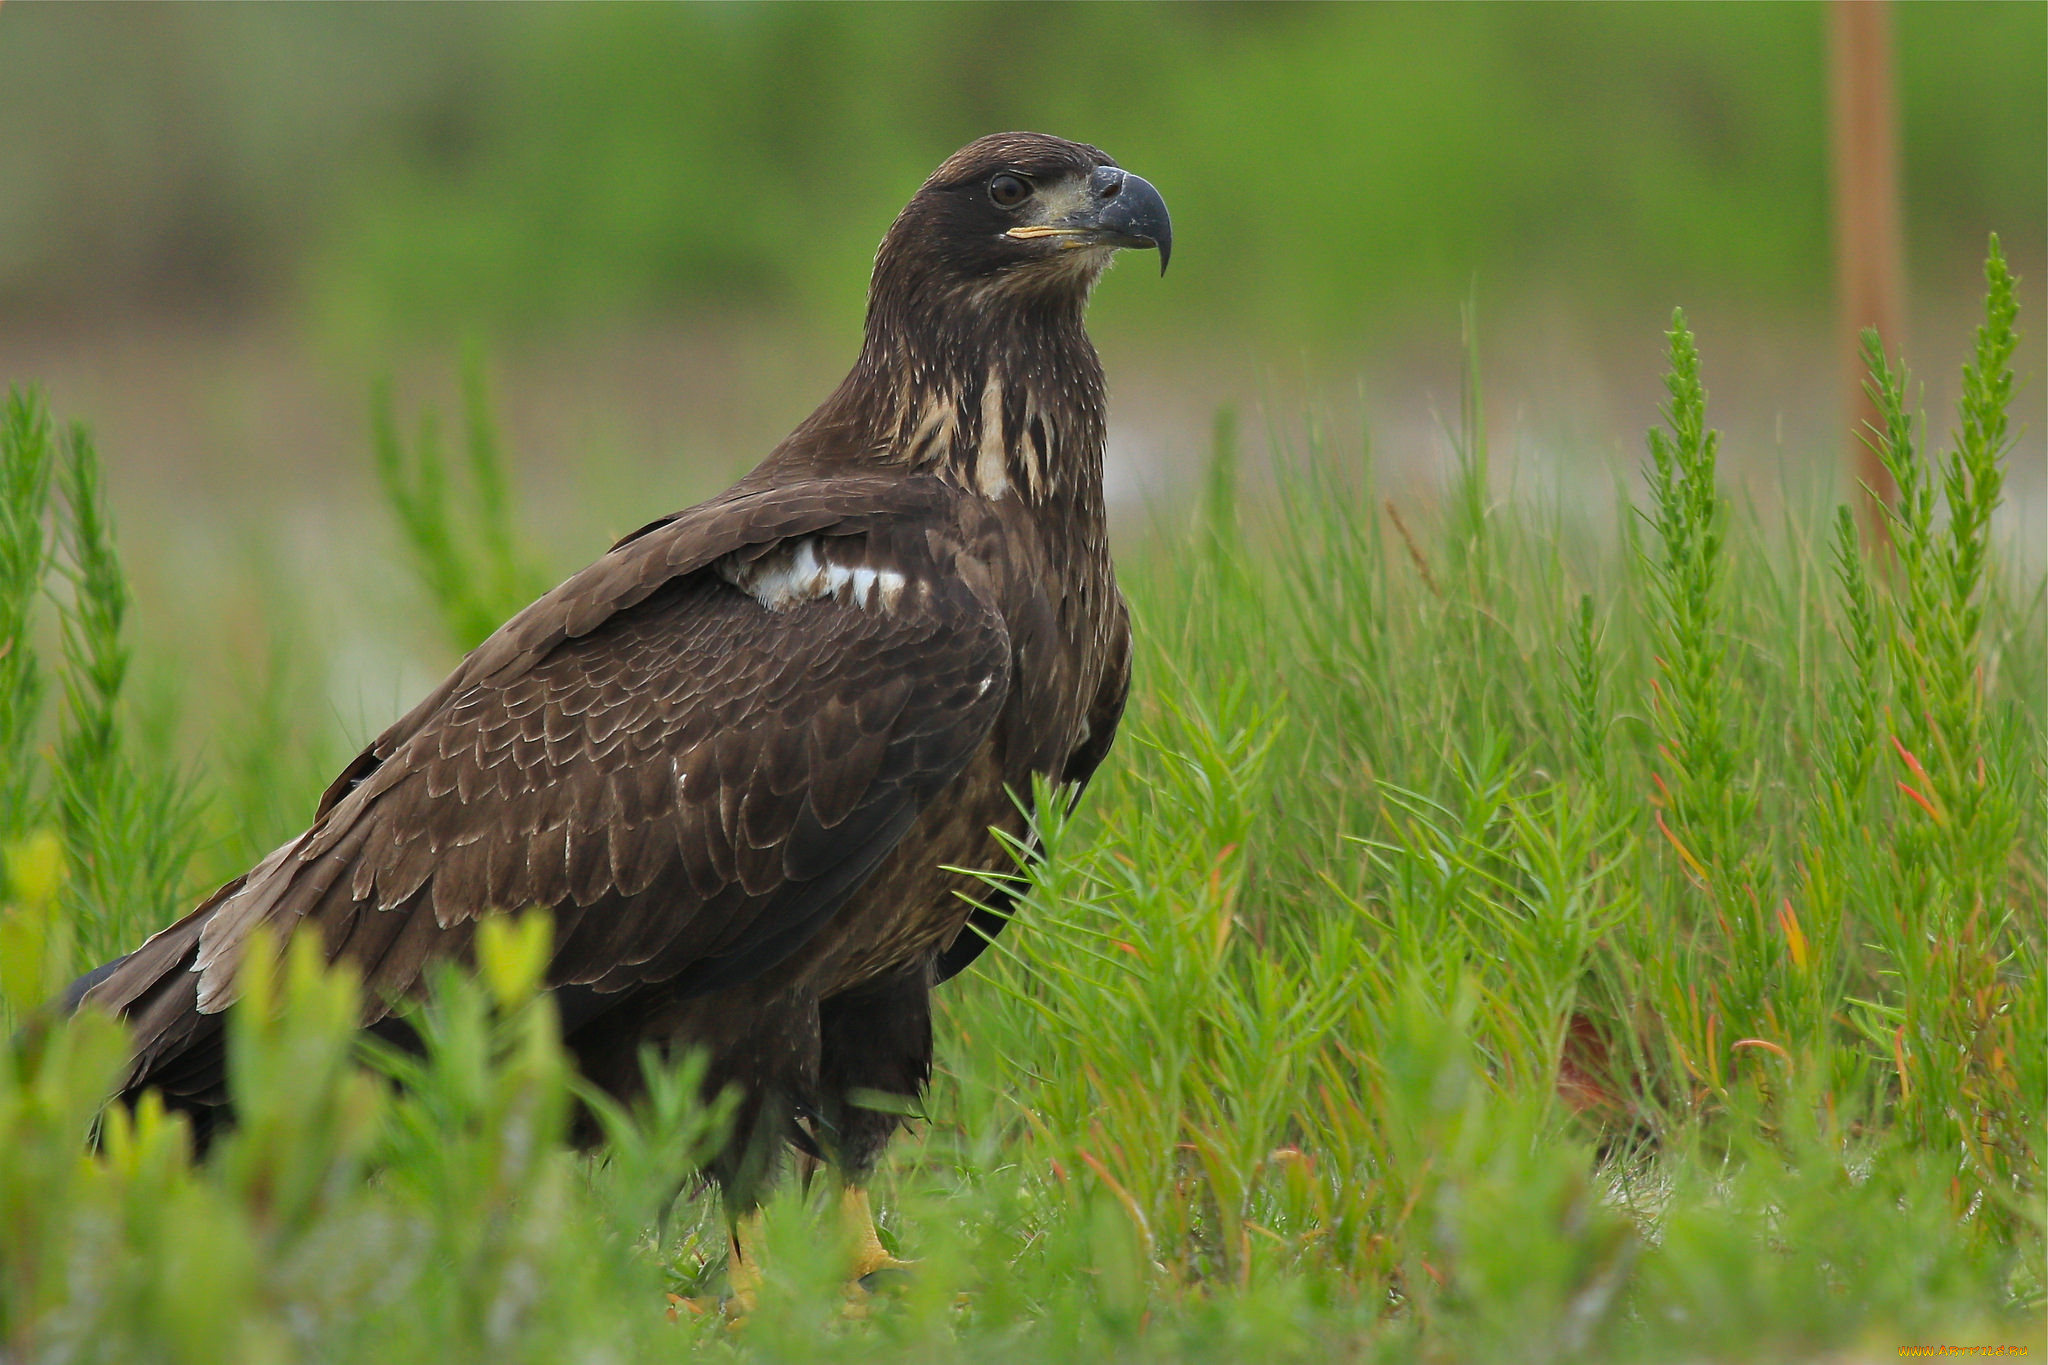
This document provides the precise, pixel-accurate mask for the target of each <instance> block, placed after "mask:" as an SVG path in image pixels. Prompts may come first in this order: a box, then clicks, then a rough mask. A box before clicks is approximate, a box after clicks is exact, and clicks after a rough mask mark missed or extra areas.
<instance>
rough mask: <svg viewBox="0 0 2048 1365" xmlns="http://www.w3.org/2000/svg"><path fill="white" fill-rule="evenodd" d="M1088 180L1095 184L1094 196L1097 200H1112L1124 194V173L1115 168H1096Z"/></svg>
mask: <svg viewBox="0 0 2048 1365" xmlns="http://www.w3.org/2000/svg"><path fill="white" fill-rule="evenodd" d="M1090 178H1091V179H1092V180H1093V181H1094V182H1095V194H1096V197H1097V198H1099V199H1104V200H1109V199H1114V198H1116V197H1117V196H1118V195H1119V194H1122V193H1123V192H1124V173H1123V172H1122V171H1121V170H1118V169H1117V168H1116V167H1115V166H1098V167H1096V168H1095V174H1094V175H1093V176H1092V177H1090Z"/></svg>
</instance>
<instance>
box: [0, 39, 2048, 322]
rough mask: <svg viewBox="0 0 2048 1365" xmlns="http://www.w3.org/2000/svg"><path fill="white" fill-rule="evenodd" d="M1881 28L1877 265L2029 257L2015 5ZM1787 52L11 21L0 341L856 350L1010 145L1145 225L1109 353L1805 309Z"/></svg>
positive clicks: (2034, 171) (1804, 253)
mask: <svg viewBox="0 0 2048 1365" xmlns="http://www.w3.org/2000/svg"><path fill="white" fill-rule="evenodd" d="M1896 12H1897V52H1898V71H1899V83H1900V88H1901V99H1902V105H1903V125H1902V126H1903V138H1904V155H1905V174H1904V184H1905V191H1906V197H1907V216H1908V224H1909V237H1908V240H1909V242H1910V244H1911V251H1912V255H1913V256H1914V259H1916V260H1920V261H1923V262H1924V261H1926V260H1954V259H1956V258H1958V257H1959V256H1960V255H1961V254H1962V253H1967V252H1971V251H1974V250H1975V249H1976V246H1977V245H1978V244H1979V243H1981V242H1982V240H1983V234H1984V233H1985V232H1986V231H1988V230H1990V229H1991V228H1994V227H1996V228H2000V229H2001V230H2003V231H2005V232H2006V233H2007V234H2008V237H2009V238H2011V239H2014V240H2017V241H2020V242H2026V243H2034V242H2039V241H2040V240H2041V238H2042V236H2043V233H2044V208H2043V205H2044V200H2048V171H2044V148H2048V77H2044V70H2048V19H2044V15H2043V11H2042V10H2041V7H2040V6H2038V5H1997V4H1993V5H1976V4H1946V3H1945V4H1941V5H1917V4H1903V5H1900V6H1898V7H1897V11H1896ZM1824 19H1825V15H1824V10H1823V7H1821V6H1819V5H1804V6H1794V5H1746V6H1744V5H1737V6H1730V5H1678V4H1671V5H1599V6H1594V5H1553V4H1472V5H1411V4H1377V5H1313V6H1283V5H1246V6H1239V5H1164V6H1156V5H1099V6H1090V5H1081V6H1076V5H1019V6H1007V5H980V4H962V5H876V6H845V5H825V6H814V5H804V4H793V5H767V6H729V5H673V6H612V5H574V6H534V7H503V8H499V7H467V6H463V7H419V8H402V7H401V8H393V7H367V8H357V7H316V6H292V7H287V8H283V9H275V10H273V9H269V8H264V7H246V8H245V7H211V6H191V7H158V6H147V7H128V6H114V7H84V8H79V7H69V6H18V7H8V8H7V9H6V10H5V11H0V185H4V186H5V187H6V190H5V193H4V194H0V306H4V305H7V304H13V305H21V304H27V303H31V302H34V303H40V304H44V305H49V304H57V303H61V304H63V305H64V306H67V307H76V306H79V305H80V304H81V303H82V302H89V301H91V300H93V299H95V298H98V299H101V300H105V299H107V298H108V297H109V296H113V297H115V298H118V299H123V300H132V299H133V298H135V297H136V296H138V295H141V296H147V295H149V294H151V293H159V294H168V296H170V297H171V298H174V299H176V300H178V301H180V302H181V303H183V304H185V305H187V306H191V305H202V306H203V305H219V304H223V303H228V304H232V303H237V302H246V301H248V300H249V299H250V298H252V297H256V296H263V297H269V296H271V295H273V294H274V293H282V295H283V296H284V297H285V298H286V299H290V300H298V301H311V302H312V303H313V304H315V305H316V306H317V311H318V314H319V316H321V317H323V318H324V319H325V321H326V323H327V324H328V328H329V330H330V333H331V334H334V335H339V336H351V337H357V338H377V337H383V336H388V335H390V334H392V333H393V332H394V331H397V332H400V333H405V332H415V331H424V332H426V333H429V334H439V333H445V332H447V331H450V330H461V329H464V328H468V327H472V326H477V325H500V324H514V325H528V326H532V325H540V324H556V323H559V322H562V321H564V320H572V321H573V320H589V319H596V318H604V319H615V318H620V317H624V318H627V319H633V318H644V317H649V316H658V315H662V314H667V313H673V312H675V311H677V310H682V309H700V308H706V307H710V308H721V307H735V306H737V307H745V308H761V307H768V308H774V309H779V310H781V311H783V312H785V313H787V314H790V315H793V316H795V317H797V318H807V317H814V316H825V315H829V316H832V317H835V318H850V317H851V316H852V315H853V309H854V308H855V307H857V304H858V299H859V291H860V288H861V285H862V282H863V279H864V270H863V266H864V263H865V258H866V254H867V252H868V251H869V250H870V249H871V248H872V245H873V243H874V241H875V240H876V238H877V236H878V235H879V233H880V231H881V229H882V227H883V226H884V225H885V224H886V222H887V221H888V218H889V216H890V215H891V214H892V213H893V212H894V211H895V210H896V208H897V207H898V206H899V205H900V204H901V203H902V201H903V199H904V198H905V196H906V194H907V193H908V191H909V190H910V189H911V188H912V187H913V186H914V185H915V184H916V183H917V182H918V180H919V178H920V177H922V176H923V175H924V174H925V173H927V172H928V171H929V170H930V169H931V167H932V166H933V165H934V164H936V162H937V160H938V159H939V158H940V157H941V156H943V155H944V154H946V153H947V152H949V151H951V150H952V149H953V148H954V147H956V146H958V145H959V144H961V143H962V142H965V141H966V140H967V139H969V138H971V137H974V136H976V135H978V134H981V133H984V132H989V131H992V130H995V129H998V128H1003V127H1016V126H1024V127H1037V128H1043V129H1046V130H1049V131H1054V132H1059V133H1063V134H1066V135H1068V136H1073V137H1079V138H1083V139H1085V140H1089V141H1094V142H1098V143H1100V144H1102V145H1103V146H1104V147H1106V148H1107V149H1109V150H1110V151H1111V152H1112V153H1113V154H1114V155H1116V156H1117V157H1119V158H1120V159H1121V160H1123V161H1124V162H1125V163H1126V164H1128V165H1130V166H1132V167H1134V168H1137V169H1139V170H1140V171H1142V172H1143V173H1144V174H1145V175H1147V176H1148V177H1150V178H1152V179H1153V180H1154V181H1156V182H1157V183H1158V184H1159V185H1160V186H1161V188H1162V189H1163V191H1164V192H1165V194H1166V197H1167V199H1168V201H1169V202H1170V203H1171V204H1172V205H1173V210H1174V213H1175V215H1176V218H1177V219H1178V220H1179V221H1180V222H1181V223H1182V225H1183V228H1182V232H1181V237H1182V240H1183V242H1184V244H1185V245H1184V247H1183V250H1182V251H1181V253H1180V255H1179V256H1178V257H1177V259H1176V263H1175V267H1174V269H1175V273H1176V282H1175V288H1174V289H1172V290H1170V291H1146V292H1144V293H1143V294H1142V295H1140V294H1137V293H1133V294H1132V295H1131V296H1130V297H1129V298H1128V299H1125V298H1122V297H1119V298H1118V299H1117V300H1116V301H1114V303H1113V304H1111V305H1110V306H1112V307H1114V308H1116V309H1118V310H1129V316H1130V317H1131V318H1132V319H1133V320H1134V321H1140V322H1150V323H1153V324H1161V325H1163V324H1169V323H1181V324H1184V323H1186V322H1187V321H1189V320H1191V319H1198V318H1199V319H1214V320H1217V321H1218V322H1219V323H1220V324H1223V325H1228V326H1230V327H1234V328H1235V327H1249V328H1251V329H1253V330H1255V331H1259V330H1263V331H1267V332H1275V333H1279V334H1281V335H1284V336H1286V337H1287V338H1289V339H1290V340H1297V339H1299V338H1301V337H1303V336H1307V337H1310V338H1315V337H1321V338H1324V339H1328V338H1330V337H1332V336H1341V335H1348V334H1350V333H1351V332H1353V331H1354V330H1357V329H1360V328H1362V327H1364V326H1367V325H1369V324H1370V323H1372V322H1373V321H1376V320H1377V321H1382V322H1385V321H1390V320H1400V319H1402V318H1403V316H1404V314H1405V313H1406V312H1407V311H1408V310H1412V309H1415V308H1428V309H1430V310H1432V311H1433V310H1434V308H1435V306H1436V303H1435V301H1436V300H1439V299H1441V298H1443V297H1444V296H1446V294H1448V293H1451V292H1456V291H1458V290H1461V289H1462V288H1463V287H1464V285H1465V283H1466V282H1467V281H1468V279H1469V278H1470V277H1471V276H1472V275H1473V274H1474V273H1475V272H1477V273H1480V274H1482V275H1483V276H1484V278H1485V283H1486V287H1487V290H1488V294H1489V297H1491V298H1493V299H1496V300H1499V299H1503V298H1514V297H1521V296H1537V297H1541V296H1543V295H1544V294H1545V293H1546V291H1553V290H1564V289H1568V290H1569V292H1570V294H1571V296H1572V298H1573V299H1574V301H1575V302H1576V303H1577V304H1578V305H1579V306H1581V307H1584V306H1587V305H1589V304H1590V305H1598V304H1600V303H1602V302H1605V301H1607V298H1611V299H1612V300H1614V301H1615V302H1618V303H1620V304H1621V305H1622V306H1624V307H1637V306H1643V305H1647V304H1649V303H1651V302H1654V303H1656V304H1658V305H1662V304H1663V303H1664V302H1665V301H1666V300H1668V299H1669V298H1670V297H1671V295H1672V293H1673V292H1676V293H1678V294H1680V295H1683V296H1688V297H1699V296H1701V295H1702V294H1709V293H1710V294H1712V295H1713V296H1715V297H1724V296H1733V297H1736V298H1739V299H1744V300H1746V301H1748V302H1750V303H1751V304H1754V305H1758V306H1762V307H1767V308H1789V309H1791V310H1794V311H1798V310H1801V309H1807V308H1811V307H1813V306H1814V305H1816V304H1818V303H1820V302H1821V301H1822V300H1823V299H1824V297H1825V292H1824V291H1825V289H1826V285H1827V281H1828V279H1829V272H1828V270H1827V268H1826V267H1827V254H1826V253H1827V249H1828V247H1827V205H1828V188H1827V165H1826V152H1825V148H1826V119H1827V103H1826V75H1825V67H1824V55H1825V35H1824ZM2032 254H2033V253H2032V250H2031V249H2030V250H2028V251H2026V252H2023V253H2022V256H2023V259H2027V258H2031V256H2032ZM1566 282H1569V283H1566ZM1652 295H1654V300H1653V299H1652V298H1651V297H1650V296H1652ZM1603 296H1606V298H1603ZM828 307H829V310H830V311H829V313H827V312H825V311H824V310H825V309H827V308H828Z"/></svg>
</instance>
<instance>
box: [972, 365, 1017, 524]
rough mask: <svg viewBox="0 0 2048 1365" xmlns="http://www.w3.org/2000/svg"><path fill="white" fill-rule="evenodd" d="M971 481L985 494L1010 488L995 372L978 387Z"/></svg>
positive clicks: (1000, 391)
mask: <svg viewBox="0 0 2048 1365" xmlns="http://www.w3.org/2000/svg"><path fill="white" fill-rule="evenodd" d="M974 482H975V483H976V484H978V485H979V486H980V488H981V495H982V496H983V497H984V498H1000V497H1001V496H1003V494H1005V493H1007V492H1009V491H1010V453H1009V452H1008V451H1007V450H1005V449H1003V386H1002V385H1000V384H998V383H997V382H996V380H995V376H994V375H990V376H989V379H988V382H987V383H986V384H984V385H983V386H982V390H981V444H980V445H979V446H978V447H976V449H975V452H974Z"/></svg>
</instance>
